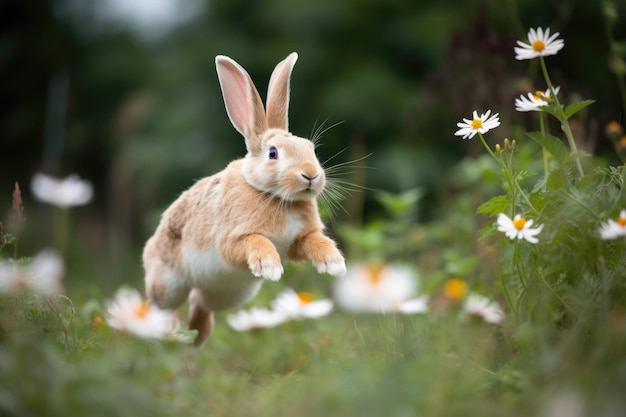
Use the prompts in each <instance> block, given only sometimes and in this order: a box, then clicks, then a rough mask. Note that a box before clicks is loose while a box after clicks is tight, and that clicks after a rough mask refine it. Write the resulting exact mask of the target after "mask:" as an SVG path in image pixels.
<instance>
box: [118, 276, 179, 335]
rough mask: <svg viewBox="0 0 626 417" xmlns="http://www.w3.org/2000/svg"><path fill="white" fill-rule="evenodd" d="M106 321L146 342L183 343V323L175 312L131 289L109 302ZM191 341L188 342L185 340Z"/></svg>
mask: <svg viewBox="0 0 626 417" xmlns="http://www.w3.org/2000/svg"><path fill="white" fill-rule="evenodd" d="M106 306H107V318H106V321H107V323H108V324H109V326H111V327H112V328H114V329H118V330H124V331H127V332H130V333H133V334H135V335H136V336H139V337H142V338H144V339H171V340H179V341H181V340H182V339H181V338H180V335H179V334H178V333H177V332H178V331H180V322H179V321H178V319H177V318H176V315H175V314H174V312H173V311H170V310H162V309H160V308H158V307H156V306H155V305H153V304H150V302H149V301H148V300H145V299H143V298H142V296H141V294H139V291H137V290H135V289H130V288H121V289H119V290H117V292H116V293H115V296H114V297H113V299H112V300H108V301H107V302H106ZM185 341H188V340H185Z"/></svg>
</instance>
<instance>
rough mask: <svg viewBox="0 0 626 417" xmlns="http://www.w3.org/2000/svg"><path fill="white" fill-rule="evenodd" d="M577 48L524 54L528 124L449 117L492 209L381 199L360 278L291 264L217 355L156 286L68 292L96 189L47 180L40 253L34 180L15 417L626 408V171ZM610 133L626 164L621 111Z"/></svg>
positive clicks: (11, 325) (529, 44) (534, 32)
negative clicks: (564, 64) (596, 128)
mask: <svg viewBox="0 0 626 417" xmlns="http://www.w3.org/2000/svg"><path fill="white" fill-rule="evenodd" d="M566 45H567V40H566V39H561V38H560V37H559V33H552V32H551V30H550V29H549V28H537V29H531V30H530V31H529V32H528V35H527V39H523V40H520V41H518V47H516V48H515V50H514V51H511V52H512V56H511V59H513V57H514V58H515V59H517V60H519V61H527V60H528V61H536V62H538V63H539V65H540V68H541V73H542V75H543V79H544V83H545V84H543V85H540V86H537V90H536V91H532V92H529V93H528V94H526V95H523V96H521V97H519V98H518V99H517V100H516V102H515V103H514V104H513V103H512V105H515V107H516V109H517V110H518V111H521V112H531V113H529V114H532V115H536V116H537V117H536V119H535V120H536V126H528V127H527V129H526V130H527V132H520V134H519V136H518V137H516V138H503V137H500V136H499V135H498V127H499V126H500V124H501V122H502V121H501V120H500V116H499V113H498V109H468V115H469V117H467V118H465V117H463V116H462V115H460V116H459V120H456V121H455V120H452V121H450V123H451V124H454V123H457V126H458V130H457V132H456V133H455V135H457V136H459V140H472V141H476V140H478V141H480V142H481V143H482V145H483V147H484V154H483V155H482V156H480V157H478V158H476V159H475V160H473V161H469V162H464V163H463V164H462V165H459V166H458V167H456V168H455V174H454V175H459V176H466V177H468V178H469V177H473V178H478V179H475V180H471V179H468V180H467V187H468V189H467V190H466V191H465V192H466V193H467V195H470V193H471V192H472V190H473V189H474V188H476V187H482V188H483V189H484V190H485V195H489V197H487V198H485V201H483V202H481V204H480V206H479V207H478V210H477V211H478V212H477V213H475V212H474V211H473V210H469V209H468V207H467V205H465V204H464V198H463V192H462V194H461V196H460V197H459V198H458V200H457V202H456V203H455V204H453V205H452V206H451V207H449V208H447V210H445V211H444V212H443V217H442V219H441V220H438V221H436V222H433V223H432V224H421V225H420V224H415V223H414V222H412V221H411V220H410V219H411V216H410V213H411V212H412V211H413V210H415V209H416V207H417V206H418V204H419V200H420V193H419V191H418V190H409V191H407V192H405V193H403V194H400V195H393V194H389V193H385V192H383V191H379V192H378V197H379V200H380V202H381V204H382V205H383V206H384V207H386V209H387V212H388V213H387V214H388V215H387V217H386V218H385V219H380V220H378V221H375V222H371V223H369V224H366V225H364V226H363V227H360V228H355V227H347V226H346V227H339V228H338V232H339V234H340V237H341V239H342V240H343V241H345V242H347V244H348V245H349V246H350V247H352V248H354V249H353V251H352V253H351V257H349V258H348V273H347V274H346V276H344V277H341V278H331V277H325V276H319V275H318V274H317V273H316V272H315V271H314V269H313V268H312V267H311V266H310V265H308V264H296V265H290V266H289V267H288V268H287V270H286V274H285V276H284V277H283V278H282V279H281V281H280V282H278V283H269V282H268V283H265V284H264V286H263V289H262V290H261V293H260V294H259V295H258V296H257V298H255V299H254V300H253V301H252V302H250V303H249V304H247V305H244V306H243V307H242V308H241V309H240V310H237V311H230V312H225V313H220V314H218V315H217V317H216V325H215V330H214V331H213V334H212V335H211V336H210V338H209V339H208V340H207V341H206V342H205V343H204V344H203V345H202V346H200V347H194V346H193V344H192V342H193V339H194V337H195V333H194V332H193V331H189V330H186V329H185V324H186V323H185V321H184V317H185V313H184V311H183V312H172V311H163V310H159V309H157V308H156V307H155V306H154V305H152V304H150V302H149V301H148V300H146V299H145V297H144V295H143V293H144V290H143V288H138V289H137V288H132V287H130V286H126V287H122V288H120V289H119V290H118V291H117V292H116V293H115V294H113V295H112V296H111V297H105V296H103V295H102V294H99V293H97V292H95V293H94V292H93V291H87V292H85V291H81V290H79V289H73V288H69V287H66V286H65V285H64V282H63V277H64V275H65V273H66V271H65V270H64V269H65V266H64V261H63V254H64V252H65V251H66V249H67V246H68V239H69V237H68V235H71V233H68V230H70V229H71V223H70V219H69V217H68V211H69V210H71V207H72V206H75V205H81V204H85V203H86V202H88V201H89V200H90V199H91V198H92V193H93V191H92V188H91V185H90V184H89V183H88V182H86V181H83V180H81V179H79V178H76V177H70V178H66V179H64V180H59V179H55V178H50V177H47V176H44V175H43V174H37V175H35V177H34V178H33V181H32V183H31V184H30V186H31V191H32V192H33V194H34V195H35V196H36V197H37V198H38V199H39V200H40V201H41V202H43V203H47V204H51V205H54V206H56V207H58V209H57V210H58V215H57V216H55V218H54V222H55V224H54V230H55V243H56V245H57V248H56V250H50V249H44V248H42V251H41V252H39V253H35V254H25V253H22V252H21V250H20V246H19V227H20V225H21V224H22V223H23V222H25V221H27V220H25V219H24V217H23V210H24V209H23V206H22V205H23V204H22V201H21V197H20V188H19V187H20V186H22V185H21V184H20V185H18V184H16V188H15V192H14V194H13V196H12V201H13V211H12V213H11V217H10V218H8V219H5V221H4V222H3V223H2V224H0V227H2V228H3V229H4V231H2V232H1V233H0V238H1V240H0V248H1V250H2V251H1V255H2V260H1V261H0V414H2V415H11V416H47V415H50V416H53V415H54V416H56V415H65V416H71V415H88V416H98V415H102V416H111V415H120V416H125V415H129V416H143V415H145V416H160V415H163V416H171V415H185V416H195V415H198V416H200V415H213V416H215V415H223V416H236V415H255V416H265V415H267V416H276V415H299V416H309V415H310V416H317V415H324V416H335V415H336V416H369V415H372V416H374V415H389V416H404V415H406V416H413V415H426V416H446V415H451V416H452V415H460V414H461V413H462V414H464V415H477V416H478V415H489V416H493V415H502V416H505V415H506V416H528V415H538V416H554V417H557V416H586V415H593V416H620V415H623V414H624V412H625V410H626V399H625V398H624V395H623V393H624V390H625V389H626V257H625V254H626V252H625V249H626V243H625V239H624V238H625V237H626V194H624V175H625V173H624V169H623V166H617V167H614V166H608V165H606V163H605V162H604V161H603V160H601V159H598V158H596V157H594V156H593V155H589V154H586V153H584V152H582V151H580V150H578V148H577V140H576V137H575V135H574V130H573V129H572V127H571V120H573V119H575V118H576V116H577V115H578V114H579V113H580V112H584V111H585V109H586V108H587V107H588V106H590V105H593V100H591V99H584V100H576V101H573V100H571V99H570V98H569V97H564V96H561V87H562V86H555V85H553V84H552V82H551V78H550V67H549V62H550V61H549V59H550V56H552V55H556V54H560V53H565V52H566V51H567V49H564V47H565V46H566ZM572 49H574V48H572ZM513 53H514V54H513ZM622 81H623V76H622ZM555 125H556V126H558V131H552V132H550V127H553V126H555ZM553 130H555V129H554V128H553ZM607 137H608V138H609V139H611V140H612V141H613V143H614V144H615V149H616V152H617V153H618V154H620V155H624V153H623V150H624V148H625V146H626V145H625V144H624V141H626V136H624V135H623V127H622V126H621V125H620V124H619V123H618V122H614V123H611V124H610V125H609V126H607ZM467 172H473V173H480V175H478V176H476V175H473V176H468V175H465V174H464V173H467ZM484 178H489V179H488V180H485V179H484ZM472 195H473V194H472ZM7 197H11V196H7ZM0 198H2V197H0ZM468 230H478V232H477V235H476V236H474V237H472V236H471V233H469V232H468ZM9 231H11V233H8V232H9ZM57 231H58V233H56V232H57ZM433 248H435V249H433ZM433 251H435V252H437V255H436V256H435V255H433V253H432V252H433ZM433 257H437V258H440V259H444V260H445V261H444V262H443V266H435V267H432V266H431V265H430V264H429V259H432V258H433Z"/></svg>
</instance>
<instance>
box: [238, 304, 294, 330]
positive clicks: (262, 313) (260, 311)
mask: <svg viewBox="0 0 626 417" xmlns="http://www.w3.org/2000/svg"><path fill="white" fill-rule="evenodd" d="M285 321H287V316H285V315H284V314H283V313H280V312H278V311H272V310H268V309H266V308H260V307H253V308H251V309H250V310H240V311H238V312H236V313H234V314H231V315H229V316H228V317H226V322H227V323H228V324H229V325H230V327H232V328H233V329H235V330H237V331H238V332H245V331H248V330H255V329H266V328H270V327H276V326H278V325H280V324H282V323H284V322H285Z"/></svg>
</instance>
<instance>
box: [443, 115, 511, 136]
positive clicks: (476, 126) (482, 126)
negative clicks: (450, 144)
mask: <svg viewBox="0 0 626 417" xmlns="http://www.w3.org/2000/svg"><path fill="white" fill-rule="evenodd" d="M456 125H457V126H458V127H460V129H459V130H457V131H456V132H454V135H455V136H463V139H471V138H473V137H474V135H475V134H476V133H480V134H483V133H486V132H488V131H490V130H491V129H495V128H496V127H498V126H500V119H499V118H498V113H496V114H493V115H491V110H487V112H486V113H483V114H481V115H480V117H479V116H478V113H477V112H476V110H474V113H473V114H472V120H469V119H465V118H463V122H459V123H457V124H456Z"/></svg>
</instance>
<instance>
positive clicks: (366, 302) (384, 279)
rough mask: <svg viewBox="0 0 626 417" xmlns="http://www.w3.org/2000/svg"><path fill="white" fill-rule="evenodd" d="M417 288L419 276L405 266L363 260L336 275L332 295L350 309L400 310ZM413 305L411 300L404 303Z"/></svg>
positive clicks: (377, 311) (359, 310)
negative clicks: (417, 277)
mask: <svg viewBox="0 0 626 417" xmlns="http://www.w3.org/2000/svg"><path fill="white" fill-rule="evenodd" d="M416 289H417V279H416V278H415V275H414V274H413V272H412V271H411V270H410V269H409V268H406V267H402V266H397V265H388V264H378V263H369V264H368V263H361V264H357V265H354V266H352V267H351V268H350V269H348V273H347V274H346V275H345V276H343V277H341V278H339V279H337V280H336V281H335V285H334V288H333V295H334V298H335V301H336V302H337V304H339V305H340V306H341V307H342V308H344V309H346V310H349V311H357V312H374V313H381V312H397V311H399V309H400V306H402V305H403V303H405V302H406V301H408V300H409V298H410V296H411V295H412V294H413V293H414V292H415V291H416ZM405 307H406V308H407V309H410V308H411V307H410V304H409V305H407V306H405Z"/></svg>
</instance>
